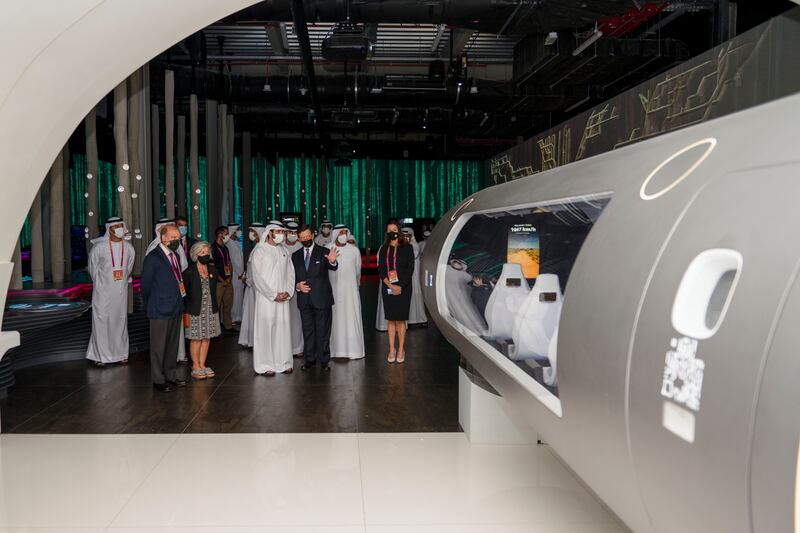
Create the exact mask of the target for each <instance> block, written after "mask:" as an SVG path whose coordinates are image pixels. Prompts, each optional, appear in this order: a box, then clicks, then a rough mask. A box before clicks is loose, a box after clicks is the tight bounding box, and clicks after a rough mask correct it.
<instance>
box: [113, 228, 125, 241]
mask: <svg viewBox="0 0 800 533" xmlns="http://www.w3.org/2000/svg"><path fill="white" fill-rule="evenodd" d="M114 236H115V237H116V238H117V239H121V238H123V237H125V228H114Z"/></svg>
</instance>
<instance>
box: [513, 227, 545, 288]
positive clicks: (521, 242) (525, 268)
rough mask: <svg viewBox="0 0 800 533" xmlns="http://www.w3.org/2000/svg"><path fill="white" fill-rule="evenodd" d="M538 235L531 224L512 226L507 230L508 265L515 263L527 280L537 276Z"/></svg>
mask: <svg viewBox="0 0 800 533" xmlns="http://www.w3.org/2000/svg"><path fill="white" fill-rule="evenodd" d="M539 256H540V250H539V233H538V232H537V231H536V228H535V227H534V226H533V224H514V225H513V226H511V228H509V230H508V252H507V257H506V260H507V262H508V263H517V264H518V265H520V266H521V267H522V272H523V274H524V275H525V278H527V279H534V278H536V277H538V276H539Z"/></svg>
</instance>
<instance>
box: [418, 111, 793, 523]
mask: <svg viewBox="0 0 800 533" xmlns="http://www.w3.org/2000/svg"><path fill="white" fill-rule="evenodd" d="M798 110H800V96H792V97H789V98H785V99H782V100H779V101H775V102H772V103H770V104H766V105H762V106H759V107H755V108H751V109H749V110H747V111H744V112H740V113H737V114H735V115H729V116H727V117H724V118H721V119H716V120H713V121H710V122H706V123H703V124H700V125H695V126H692V127H689V128H686V129H682V130H679V131H676V132H673V133H670V134H667V135H663V136H660V137H657V138H653V139H650V140H646V141H642V142H639V143H637V144H633V145H630V146H627V147H624V148H620V149H617V150H614V151H612V152H608V153H606V154H604V155H601V156H597V157H593V158H591V159H587V160H583V161H579V162H574V163H571V164H569V165H566V166H562V167H559V168H555V169H552V170H548V171H546V172H543V173H540V174H535V175H532V176H530V177H527V178H523V179H519V180H515V181H512V182H509V183H505V184H502V185H497V186H494V187H491V188H488V189H485V190H483V191H481V192H478V193H476V194H474V195H473V196H471V197H469V198H467V199H466V200H464V201H463V202H461V203H459V204H458V205H457V206H455V207H454V208H453V209H452V210H451V211H450V212H449V213H448V214H447V215H446V216H445V217H444V218H443V219H442V220H441V221H440V222H439V223H438V224H437V226H436V229H435V230H434V232H433V235H431V237H430V239H429V240H428V244H427V247H426V249H425V253H424V254H423V258H422V265H421V271H420V273H419V275H420V276H422V281H423V292H424V295H425V301H426V303H427V306H428V309H429V311H430V312H431V314H432V316H433V319H434V320H435V321H436V323H437V325H438V326H439V328H440V329H441V331H442V332H443V334H444V335H445V336H446V337H447V339H448V340H449V341H450V342H451V343H452V344H453V345H454V346H455V347H456V348H457V349H458V350H459V351H460V352H461V353H462V354H463V356H464V357H466V359H467V360H468V361H469V362H470V363H471V364H472V365H473V366H474V367H475V368H476V369H477V370H478V371H479V372H480V373H481V374H482V375H483V376H484V377H485V378H486V379H487V380H488V381H489V383H490V384H491V385H492V386H493V387H495V388H496V389H497V390H498V391H499V392H500V393H501V394H502V395H503V396H504V397H505V398H506V399H507V400H508V402H509V404H510V405H511V406H512V408H513V409H514V410H515V412H516V413H517V414H518V415H519V416H521V417H523V418H524V419H525V420H526V421H527V422H528V423H529V424H530V425H531V426H532V427H533V428H535V430H536V431H537V432H538V433H539V435H540V437H541V438H542V440H544V441H546V442H547V443H548V444H549V445H551V446H552V448H553V450H554V451H555V452H556V453H557V454H558V455H559V456H560V457H561V458H562V459H563V460H564V461H565V463H567V464H568V465H569V466H570V467H571V468H572V469H573V470H574V471H575V473H576V474H577V475H578V476H580V477H581V478H582V479H583V480H584V482H585V483H586V484H587V485H588V486H589V487H590V488H591V489H592V490H593V491H594V492H595V493H596V494H597V495H598V496H599V497H600V498H601V499H602V500H603V501H604V502H605V503H606V504H607V505H608V506H609V507H610V508H611V509H612V510H613V511H614V512H615V513H616V514H617V515H618V516H619V517H620V518H621V519H622V520H623V521H624V522H625V523H626V524H627V525H628V526H629V527H630V528H631V529H632V530H633V531H636V532H637V533H638V532H658V533H666V532H670V533H672V532H675V531H681V532H685V533H689V532H696V533H712V532H720V533H737V532H758V533H777V532H791V531H794V532H800V524H798V516H797V513H798V509H800V498H798V483H799V482H800V481H799V480H798V478H799V477H800V470H799V469H798V453H799V452H800V446H799V444H800V379H799V378H800V282H798V280H797V277H798V270H799V269H800V222H799V221H798V216H797V213H798V210H799V209H800V208H799V207H798V204H800V141H799V140H800V121H798V119H797V117H798Z"/></svg>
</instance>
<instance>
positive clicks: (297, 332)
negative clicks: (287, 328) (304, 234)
mask: <svg viewBox="0 0 800 533" xmlns="http://www.w3.org/2000/svg"><path fill="white" fill-rule="evenodd" d="M299 228H300V226H299V225H298V224H297V222H287V223H286V243H285V245H286V248H288V249H289V257H290V258H291V257H292V254H293V253H295V252H296V251H297V250H299V249H300V248H302V247H303V245H302V244H300V241H299V240H298V236H297V230H298V229H299ZM289 307H290V308H291V310H292V355H293V356H295V357H303V318H302V317H301V316H300V308H299V307H297V306H296V305H295V304H294V302H292V305H290V306H289Z"/></svg>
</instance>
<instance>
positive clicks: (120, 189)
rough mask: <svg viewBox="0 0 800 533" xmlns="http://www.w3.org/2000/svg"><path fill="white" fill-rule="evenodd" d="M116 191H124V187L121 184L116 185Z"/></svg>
mask: <svg viewBox="0 0 800 533" xmlns="http://www.w3.org/2000/svg"><path fill="white" fill-rule="evenodd" d="M117 191H118V192H125V187H123V186H122V185H120V186H119V187H117Z"/></svg>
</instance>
